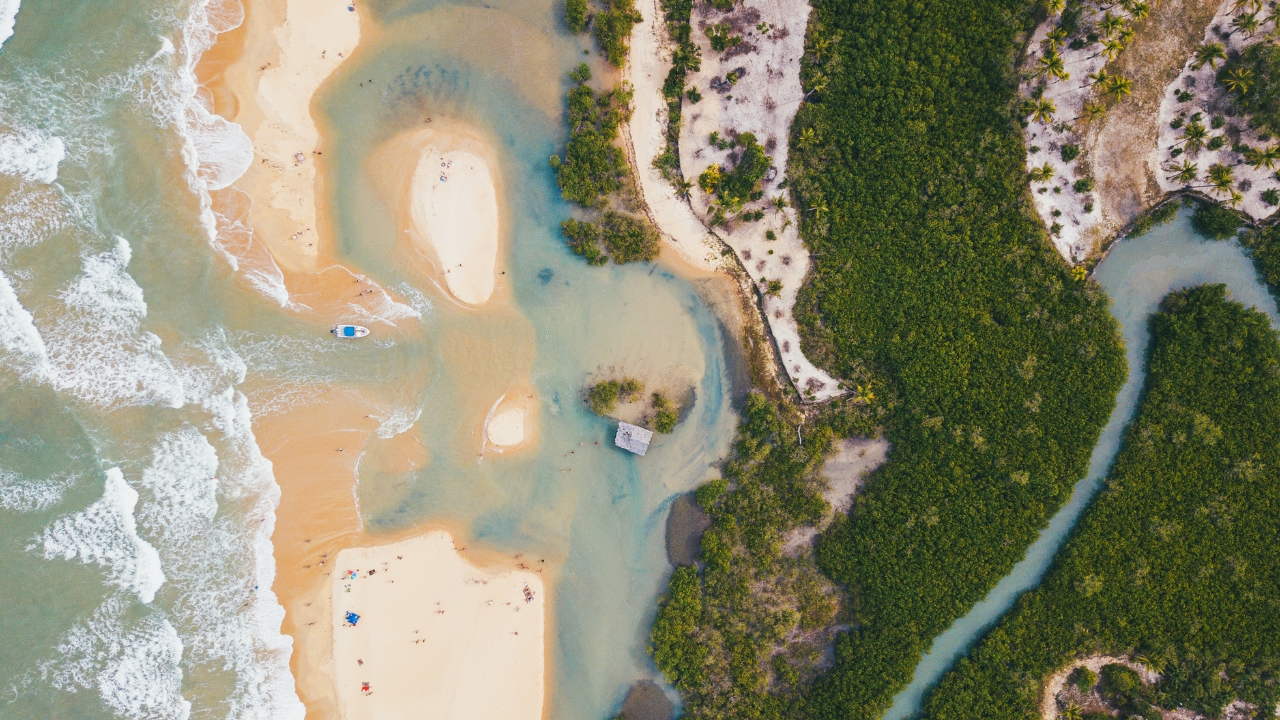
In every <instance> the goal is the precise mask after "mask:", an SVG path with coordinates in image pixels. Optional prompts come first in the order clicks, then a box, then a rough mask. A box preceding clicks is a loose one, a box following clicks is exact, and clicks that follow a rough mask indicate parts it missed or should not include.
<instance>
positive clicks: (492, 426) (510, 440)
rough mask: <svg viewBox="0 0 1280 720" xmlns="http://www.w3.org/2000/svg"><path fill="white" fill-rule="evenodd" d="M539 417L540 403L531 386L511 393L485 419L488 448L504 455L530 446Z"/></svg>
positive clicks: (497, 403) (495, 404)
mask: <svg viewBox="0 0 1280 720" xmlns="http://www.w3.org/2000/svg"><path fill="white" fill-rule="evenodd" d="M537 417H538V400H537V396H536V395H535V394H534V392H533V388H532V387H529V386H521V387H519V388H516V389H514V390H510V391H508V392H507V393H505V394H504V395H503V396H502V397H500V398H498V400H497V401H496V402H495V403H494V404H493V407H492V408H490V410H489V414H488V415H487V416H486V417H485V423H484V440H485V445H486V448H487V449H490V450H493V451H495V452H498V453H502V452H510V451H512V450H515V449H523V448H525V447H528V446H529V445H530V444H531V443H532V442H533V441H534V440H535V438H536V423H537Z"/></svg>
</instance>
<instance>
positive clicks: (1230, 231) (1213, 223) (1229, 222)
mask: <svg viewBox="0 0 1280 720" xmlns="http://www.w3.org/2000/svg"><path fill="white" fill-rule="evenodd" d="M1243 225H1244V222H1243V221H1241V220H1240V216H1239V215H1237V214H1235V213H1234V212H1232V211H1230V210H1228V209H1226V208H1224V207H1222V206H1221V205H1218V204H1216V203H1210V202H1201V203H1199V204H1197V205H1196V212H1195V214H1194V215H1192V216H1191V226H1192V227H1194V228H1195V229H1196V232H1199V233H1200V234H1201V235H1205V236H1207V237H1211V238H1213V239H1214V240H1226V239H1228V238H1233V237H1235V236H1236V233H1237V232H1239V231H1240V228H1241V227H1242V226H1243Z"/></svg>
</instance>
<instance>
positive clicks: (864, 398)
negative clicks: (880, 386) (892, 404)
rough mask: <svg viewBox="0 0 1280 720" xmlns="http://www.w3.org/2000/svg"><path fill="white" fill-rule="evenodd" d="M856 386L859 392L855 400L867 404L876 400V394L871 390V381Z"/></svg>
mask: <svg viewBox="0 0 1280 720" xmlns="http://www.w3.org/2000/svg"><path fill="white" fill-rule="evenodd" d="M855 387H857V388H858V394H857V397H855V398H854V402H861V403H865V404H867V405H870V404H871V403H873V402H875V400H876V394H875V393H873V392H871V383H867V384H866V385H857V386H855Z"/></svg>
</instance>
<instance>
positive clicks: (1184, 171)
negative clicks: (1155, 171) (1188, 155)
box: [1169, 160, 1200, 185]
mask: <svg viewBox="0 0 1280 720" xmlns="http://www.w3.org/2000/svg"><path fill="white" fill-rule="evenodd" d="M1169 169H1170V170H1172V171H1173V177H1171V178H1169V179H1170V180H1177V181H1178V182H1180V183H1182V184H1183V185H1187V184H1189V183H1191V182H1193V181H1194V180H1195V179H1196V178H1198V177H1200V168H1198V167H1196V164H1195V163H1193V162H1191V161H1190V160H1183V161H1182V164H1181V165H1174V166H1172V167H1170V168H1169Z"/></svg>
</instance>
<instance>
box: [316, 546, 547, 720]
mask: <svg viewBox="0 0 1280 720" xmlns="http://www.w3.org/2000/svg"><path fill="white" fill-rule="evenodd" d="M335 569H336V572H335V573H334V575H333V579H332V582H331V588H332V597H333V604H332V612H333V663H334V679H335V681H336V683H337V691H338V705H339V712H340V715H341V716H342V717H344V718H350V719H353V720H354V719H355V718H387V719H390V718H408V717H414V718H431V719H432V720H462V719H464V718H467V719H475V720H482V719H488V718H503V719H504V720H537V719H538V718H541V717H542V703H543V674H544V660H543V628H544V623H545V619H544V608H545V607H546V596H545V594H544V592H543V585H542V579H541V577H540V576H539V575H538V574H537V573H535V572H528V571H523V570H513V571H509V572H499V573H494V572H489V571H486V570H481V569H479V568H475V567H473V566H471V565H470V564H469V563H467V562H466V561H465V560H463V559H462V557H460V556H459V555H458V549H457V548H456V547H455V544H454V541H453V537H452V536H451V535H450V534H449V533H447V532H445V531H443V530H438V531H433V532H430V533H428V534H426V535H421V536H418V537H415V538H412V539H409V540H404V541H402V542H398V543H395V544H391V545H382V546H378V547H366V548H352V549H348V550H343V551H342V552H340V553H338V556H337V559H336V562H335ZM348 613H354V615H349V614H348ZM349 620H354V621H355V622H354V624H352V622H349Z"/></svg>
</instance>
